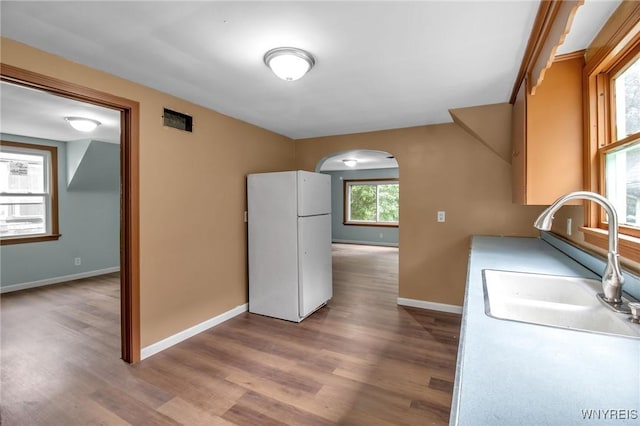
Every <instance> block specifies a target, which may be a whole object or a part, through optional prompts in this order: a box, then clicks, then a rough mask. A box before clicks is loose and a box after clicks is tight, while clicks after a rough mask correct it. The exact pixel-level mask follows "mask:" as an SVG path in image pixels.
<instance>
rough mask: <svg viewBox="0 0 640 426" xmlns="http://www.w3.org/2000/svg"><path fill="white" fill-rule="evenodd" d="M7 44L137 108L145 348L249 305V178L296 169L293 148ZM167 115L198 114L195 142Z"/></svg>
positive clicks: (6, 44)
mask: <svg viewBox="0 0 640 426" xmlns="http://www.w3.org/2000/svg"><path fill="white" fill-rule="evenodd" d="M0 43H1V44H0V48H1V51H2V62H3V63H6V64H9V65H13V66H16V67H20V68H24V69H27V70H31V71H34V72H38V73H41V74H45V75H49V76H51V77H55V78H58V79H62V80H66V81H69V82H73V83H77V84H80V85H84V86H87V87H91V88H94V89H96V90H100V91H103V92H107V93H110V94H113V95H117V96H121V97H124V98H128V99H132V100H135V101H138V102H139V103H140V281H141V283H140V301H141V302H140V303H141V318H140V322H141V330H140V331H141V345H142V347H145V346H147V345H149V344H151V343H154V342H157V341H159V340H161V339H163V338H165V337H168V336H170V335H172V334H175V333H177V332H179V331H182V330H184V329H186V328H188V327H190V326H192V325H195V324H197V323H199V322H202V321H204V320H207V319H210V318H212V317H214V316H216V315H219V314H221V313H223V312H225V311H228V310H229V309H232V308H234V307H236V306H238V305H241V304H243V303H246V302H247V300H248V297H247V272H246V226H245V224H244V222H243V213H244V211H245V209H246V195H245V194H246V191H245V176H246V174H247V173H252V172H265V171H277V170H288V169H292V168H293V167H294V165H295V164H294V155H295V148H294V141H292V140H290V139H288V138H285V137H283V136H280V135H276V134H274V133H271V132H268V131H266V130H263V129H260V128H258V127H255V126H252V125H250V124H247V123H244V122H241V121H238V120H235V119H232V118H230V117H227V116H224V115H222V114H219V113H217V112H214V111H211V110H208V109H206V108H203V107H200V106H197V105H194V104H192V103H189V102H186V101H184V100H181V99H178V98H175V97H172V96H169V95H167V94H164V93H161V92H159V91H156V90H153V89H150V88H147V87H144V86H141V85H138V84H135V83H132V82H130V81H127V80H124V79H121V78H117V77H114V76H112V75H109V74H106V73H103V72H100V71H97V70H95V69H91V68H88V67H85V66H82V65H79V64H77V63H73V62H71V61H68V60H65V59H63V58H60V57H58V56H54V55H51V54H48V53H45V52H43V51H39V50H36V49H33V48H31V47H28V46H26V45H23V44H19V43H16V42H14V41H12V40H8V39H4V38H3V39H1V40H0ZM212 96H215V94H212ZM163 107H170V108H172V109H175V110H177V111H180V112H184V113H187V114H190V115H192V116H193V117H194V132H193V134H187V133H184V132H180V131H177V130H174V129H167V128H164V127H163V126H162V121H161V115H162V108H163ZM62 232H63V233H64V230H62Z"/></svg>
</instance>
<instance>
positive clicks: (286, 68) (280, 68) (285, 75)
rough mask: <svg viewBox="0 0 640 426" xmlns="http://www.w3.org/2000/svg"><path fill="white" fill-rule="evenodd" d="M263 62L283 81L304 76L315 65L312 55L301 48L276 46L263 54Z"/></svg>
mask: <svg viewBox="0 0 640 426" xmlns="http://www.w3.org/2000/svg"><path fill="white" fill-rule="evenodd" d="M264 63H265V64H267V66H268V67H269V68H271V71H273V73H274V74H275V75H276V76H278V78H281V79H282V80H285V81H295V80H298V79H300V78H301V77H302V76H304V75H305V74H306V73H307V72H309V70H310V69H311V68H313V66H314V65H315V59H314V58H313V56H312V55H311V54H310V53H308V52H305V51H304V50H301V49H296V48H293V47H278V48H276V49H271V50H270V51H268V52H267V53H266V54H265V55H264Z"/></svg>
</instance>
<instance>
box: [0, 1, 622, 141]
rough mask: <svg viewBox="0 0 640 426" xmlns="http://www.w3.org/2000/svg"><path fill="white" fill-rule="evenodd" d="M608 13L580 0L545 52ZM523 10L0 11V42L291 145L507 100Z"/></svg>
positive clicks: (57, 6) (129, 6)
mask: <svg viewBox="0 0 640 426" xmlns="http://www.w3.org/2000/svg"><path fill="white" fill-rule="evenodd" d="M618 4H619V0H615V1H606V0H605V1H596V0H591V1H589V0H587V1H586V3H585V5H584V6H582V7H581V9H580V10H579V12H578V14H577V16H576V19H575V20H574V28H573V30H572V32H571V34H569V36H568V37H567V40H566V41H565V47H564V50H566V51H564V50H563V48H562V47H561V49H560V51H559V53H567V52H569V51H575V50H579V49H582V48H584V47H586V46H587V45H588V44H589V42H590V41H591V39H592V38H593V36H594V34H596V33H597V31H598V30H599V28H600V26H601V25H602V23H603V22H604V21H605V20H606V17H608V16H609V15H610V13H611V12H612V11H613V10H614V9H615V8H616V7H617V5H618ZM537 8H538V1H478V0H476V1H466V2H462V1H454V2H452V1H409V2H400V1H388V2H380V1H376V2H371V1H351V2H345V1H343V2H337V1H331V2H311V1H297V2H270V1H258V2H244V1H235V2H220V1H199V2H175V1H173V2H172V1H162V2H154V1H138V2H86V1H85V2H14V1H2V2H0V34H2V36H3V37H8V38H11V39H15V40H18V41H21V42H23V43H26V44H29V45H31V46H34V47H37V48H40V49H43V50H46V51H49V52H52V53H55V54H58V55H61V56H63V57H66V58H68V59H71V60H73V61H76V62H79V63H83V64H86V65H89V66H91V67H94V68H97V69H100V70H103V71H106V72H108V73H112V74H115V75H118V76H120V77H123V78H126V79H128V80H132V81H135V82H137V83H140V84H143V85H147V86H150V87H153V88H156V89H158V90H161V91H163V92H166V93H169V94H172V95H175V96H178V97H180V98H183V99H186V100H189V101H191V102H194V103H196V104H200V105H203V106H205V107H208V108H211V109H214V110H217V111H219V112H222V113H224V114H227V115H230V116H233V117H236V118H239V119H241V120H244V121H247V122H249V123H253V124H255V125H258V126H260V127H264V128H266V129H269V130H272V131H274V132H277V133H280V134H283V135H286V136H289V137H292V138H296V139H298V138H308V137H314V136H325V135H335V134H347V133H354V132H362V131H372V130H380V129H389V128H401V127H409V126H417V125H425V124H433V123H442V122H449V121H451V118H450V116H449V114H448V109H450V108H460V107H466V106H473V105H485V104H492V103H498V102H507V101H508V99H509V96H510V94H511V90H512V87H513V83H514V80H515V78H516V74H517V72H518V68H519V66H520V62H521V60H522V56H523V54H524V50H525V47H526V43H527V40H528V36H529V33H530V31H531V25H532V23H533V21H534V18H535V14H536V12H537ZM278 46H296V47H300V48H303V49H306V50H308V51H309V52H311V53H313V54H314V55H315V56H316V60H317V64H316V66H315V67H314V69H312V70H311V72H310V73H309V74H308V75H307V76H305V77H303V78H302V79H301V80H298V81H295V82H284V81H282V80H279V79H277V78H276V77H275V76H274V75H273V74H272V73H271V72H270V71H269V69H268V68H267V67H266V66H265V65H264V63H263V60H262V58H263V55H264V53H265V52H266V51H267V50H269V49H271V48H273V47H278ZM5 92H6V90H3V92H2V98H3V105H2V107H3V110H2V131H3V132H6V130H7V129H8V128H10V127H8V126H9V125H10V123H9V122H10V121H11V120H9V119H10V118H11V119H14V118H15V119H16V120H17V119H18V117H20V116H22V115H24V114H23V113H20V112H16V113H15V114H13V113H9V112H8V111H11V109H12V107H14V106H16V104H15V102H14V101H13V100H12V101H11V105H9V104H8V103H7V102H5ZM30 111H34V109H33V108H31V109H30ZM184 112H186V113H189V111H184ZM61 114H62V113H60V114H58V115H61ZM65 114H66V113H65ZM67 115H68V114H67ZM197 120H198V117H197V116H196V117H194V124H195V125H197ZM100 121H102V120H100ZM58 124H59V123H58ZM106 128H107V126H106V125H105V127H103V129H106Z"/></svg>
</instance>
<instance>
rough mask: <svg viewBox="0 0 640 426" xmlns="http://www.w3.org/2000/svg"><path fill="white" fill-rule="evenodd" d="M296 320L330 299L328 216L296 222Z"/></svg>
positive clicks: (331, 288) (331, 293)
mask: <svg viewBox="0 0 640 426" xmlns="http://www.w3.org/2000/svg"><path fill="white" fill-rule="evenodd" d="M298 275H299V281H300V284H299V285H300V288H299V303H300V317H301V318H304V317H306V316H307V315H309V314H311V313H313V312H314V311H315V310H316V309H318V308H319V307H320V306H322V305H323V304H325V303H327V301H328V300H329V299H331V297H332V296H333V279H332V272H331V215H329V214H327V215H320V216H310V217H299V218H298Z"/></svg>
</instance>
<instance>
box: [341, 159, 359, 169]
mask: <svg viewBox="0 0 640 426" xmlns="http://www.w3.org/2000/svg"><path fill="white" fill-rule="evenodd" d="M342 162H343V163H344V165H345V166H347V167H355V166H356V164H358V160H354V159H351V158H350V159H347V160H342Z"/></svg>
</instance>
